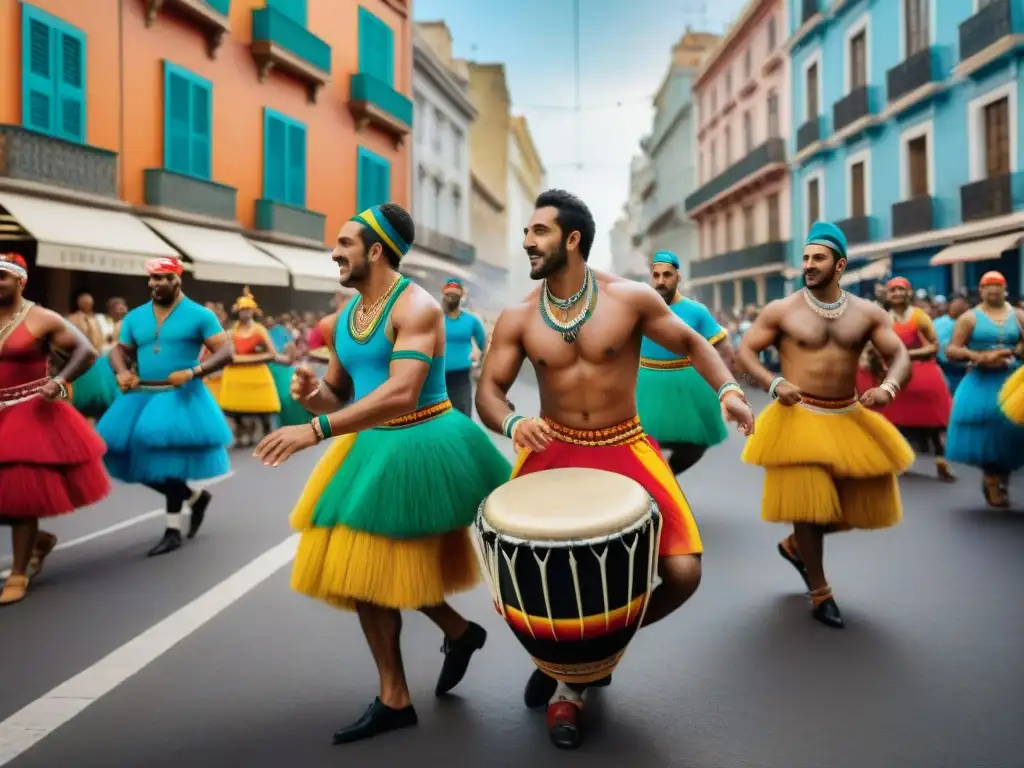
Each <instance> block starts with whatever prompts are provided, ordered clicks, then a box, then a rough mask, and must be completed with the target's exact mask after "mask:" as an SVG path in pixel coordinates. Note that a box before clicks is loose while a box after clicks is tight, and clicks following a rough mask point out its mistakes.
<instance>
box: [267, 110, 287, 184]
mask: <svg viewBox="0 0 1024 768" xmlns="http://www.w3.org/2000/svg"><path fill="white" fill-rule="evenodd" d="M263 131H264V135H263V155H264V168H263V196H264V197H265V198H267V199H268V200H277V201H282V200H284V196H285V178H286V175H287V174H286V172H285V151H286V147H285V145H286V143H287V141H288V139H287V134H286V130H285V125H284V121H283V120H281V119H280V118H279V117H277V116H276V115H274V114H273V113H271V111H270V110H266V115H265V118H264V122H263Z"/></svg>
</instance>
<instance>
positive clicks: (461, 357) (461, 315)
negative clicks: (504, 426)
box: [442, 277, 487, 418]
mask: <svg viewBox="0 0 1024 768" xmlns="http://www.w3.org/2000/svg"><path fill="white" fill-rule="evenodd" d="M464 293H465V291H464V290H463V287H462V281H461V280H459V278H457V277H449V278H448V280H447V281H446V282H445V284H444V289H443V293H442V304H443V305H444V331H445V339H446V344H445V350H444V363H445V380H446V381H447V384H448V398H449V399H450V400H451V401H452V405H454V406H455V407H456V408H457V409H458V410H460V411H462V412H463V413H464V414H466V416H469V417H470V418H472V417H473V380H472V377H471V376H470V371H472V369H473V344H474V343H475V344H476V348H477V349H478V350H479V351H480V354H481V355H483V352H484V347H486V346H487V331H485V330H484V324H483V323H482V322H481V321H480V318H479V317H477V316H476V315H474V314H471V313H469V312H464V311H462V309H461V305H462V297H463V295H464Z"/></svg>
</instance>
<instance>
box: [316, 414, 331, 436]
mask: <svg viewBox="0 0 1024 768" xmlns="http://www.w3.org/2000/svg"><path fill="white" fill-rule="evenodd" d="M316 423H317V424H318V425H319V427H320V434H322V435H323V436H324V439H325V440H326V439H327V438H329V437H333V435H334V432H333V431H332V430H331V420H330V419H329V418H328V417H327V414H326V413H321V414H320V415H319V416H317V417H316Z"/></svg>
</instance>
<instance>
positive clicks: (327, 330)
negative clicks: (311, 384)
mask: <svg viewBox="0 0 1024 768" xmlns="http://www.w3.org/2000/svg"><path fill="white" fill-rule="evenodd" d="M337 323H338V314H333V315H328V316H327V317H325V318H324V319H323V320H321V321H320V322H319V323H318V325H319V326H320V331H321V333H323V335H324V339H325V340H329V339H333V338H334V329H335V327H336V325H337ZM327 354H328V360H327V373H326V374H324V377H323V378H322V379H321V380H320V385H319V386H318V387H317V388H316V390H315V391H314V392H313V394H312V395H310V396H309V397H307V398H305V399H303V400H302V407H303V408H305V409H306V410H307V411H309V412H310V413H315V414H317V415H318V416H319V415H320V414H323V413H334V412H335V411H337V410H340V409H341V407H342V406H343V405H345V403H347V402H348V401H349V400H351V399H352V395H353V386H352V379H351V378H350V377H349V375H348V372H347V371H346V370H345V368H344V366H343V365H342V364H341V360H339V359H338V355H337V353H335V351H334V345H333V344H332V343H330V342H328V344H327ZM303 369H305V370H307V371H309V374H308V375H309V376H313V372H312V370H310V369H309V368H305V367H304V366H300V370H303Z"/></svg>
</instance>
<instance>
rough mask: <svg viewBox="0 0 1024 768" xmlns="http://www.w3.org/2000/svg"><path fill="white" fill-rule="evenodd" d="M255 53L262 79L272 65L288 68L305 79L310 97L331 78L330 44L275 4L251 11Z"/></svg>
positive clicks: (273, 66) (253, 50)
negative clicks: (277, 8) (274, 6)
mask: <svg viewBox="0 0 1024 768" xmlns="http://www.w3.org/2000/svg"><path fill="white" fill-rule="evenodd" d="M252 53H253V57H254V58H255V59H256V62H257V64H259V77H260V80H261V81H262V80H266V78H267V76H268V74H269V73H270V70H271V69H273V68H276V69H282V70H285V71H287V72H289V73H291V74H292V75H293V76H295V77H297V78H299V79H300V80H303V81H304V82H305V83H306V85H307V87H308V90H309V98H310V100H311V101H315V100H316V94H317V91H318V90H319V88H320V87H321V86H322V85H324V84H325V83H327V82H328V81H329V80H330V78H331V46H329V45H328V44H327V43H325V42H324V41H323V40H321V39H320V38H319V37H317V36H316V35H314V34H313V33H312V32H310V31H309V30H308V29H306V28H305V27H303V26H302V25H301V24H299V23H298V22H296V21H293V20H292V19H290V18H288V17H287V16H285V15H284V14H283V13H281V12H280V11H276V10H274V9H273V8H269V7H268V8H257V9H255V10H254V11H253V12H252Z"/></svg>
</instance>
